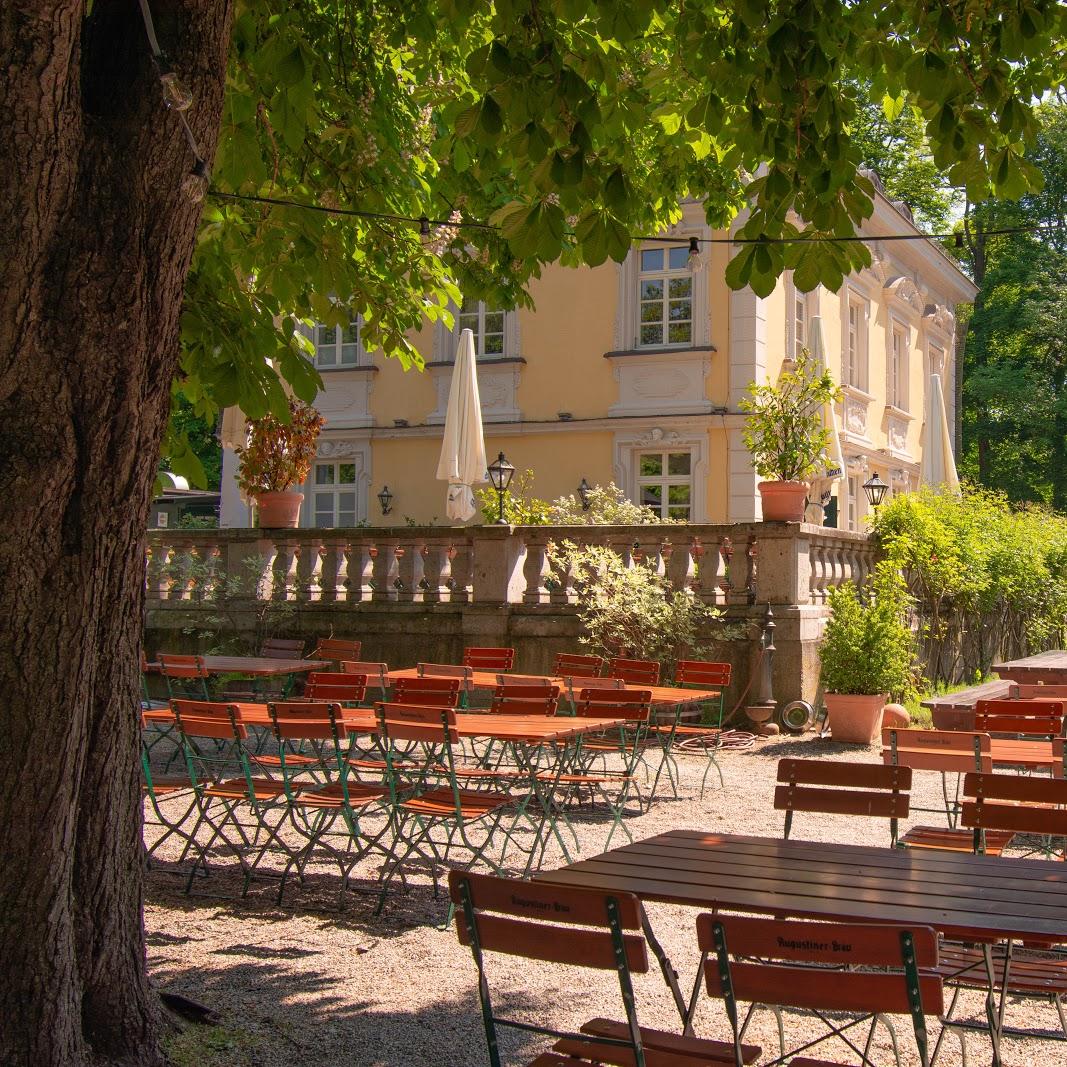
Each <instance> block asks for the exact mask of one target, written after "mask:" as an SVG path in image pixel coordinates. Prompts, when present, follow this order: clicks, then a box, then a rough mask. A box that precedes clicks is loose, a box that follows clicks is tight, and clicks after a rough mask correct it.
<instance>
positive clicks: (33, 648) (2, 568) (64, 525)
mask: <svg viewBox="0 0 1067 1067" xmlns="http://www.w3.org/2000/svg"><path fill="white" fill-rule="evenodd" d="M86 7H87V5H86V4H85V2H84V0H65V2H57V0H53V2H47V3H46V2H43V0H7V3H5V4H3V5H0V54H2V55H3V56H4V57H5V59H4V64H5V65H4V67H3V69H2V71H0V139H2V140H0V144H2V145H3V153H2V157H3V159H4V160H5V165H4V168H3V172H2V176H0V262H3V264H4V280H3V285H0V528H2V529H3V531H4V535H3V538H2V539H0V617H2V618H4V619H5V621H6V623H7V626H6V628H5V636H4V640H3V641H2V642H0V694H2V695H3V696H2V700H3V703H2V705H0V729H2V738H3V744H2V745H0V871H2V872H3V875H2V877H0V1019H3V1025H2V1026H0V1063H2V1064H4V1065H5V1067H31V1065H32V1067H67V1065H83V1064H94V1065H98V1064H105V1063H113V1064H120V1063H121V1064H156V1063H160V1062H162V1055H161V1053H160V1049H159V1040H158V1039H159V1027H158V1016H157V1009H156V1003H155V998H154V997H153V996H152V994H151V992H150V989H149V986H148V981H147V976H146V970H145V948H144V930H143V915H142V910H143V909H142V862H141V845H140V833H141V826H140V823H141V799H140V785H139V774H138V744H139V738H138V723H137V714H136V709H137V702H138V679H137V670H138V666H137V665H138V657H139V648H140V640H141V619H142V602H143V577H144V571H143V568H144V540H145V527H146V525H147V518H148V507H149V503H150V498H151V489H152V483H153V480H154V477H155V472H156V467H157V464H158V457H159V448H160V442H161V438H162V434H163V431H164V428H165V425H166V419H167V412H168V408H169V398H170V384H171V381H172V380H173V377H174V374H175V371H176V367H177V359H178V328H179V315H180V311H181V305H182V292H183V287H184V281H185V276H186V273H187V271H188V267H189V261H190V258H191V255H192V250H193V247H194V243H195V237H196V229H197V224H198V221H199V216H200V205H199V204H197V203H194V202H192V201H191V200H190V199H189V198H188V196H186V195H185V194H184V193H183V191H182V181H183V178H184V177H185V176H186V175H187V174H188V173H189V171H190V169H191V167H192V163H193V157H192V155H191V152H190V149H189V146H188V145H187V143H186V141H185V138H184V135H183V133H182V131H181V129H180V126H179V123H178V116H177V115H176V114H175V113H173V112H169V111H167V109H166V108H165V106H164V104H163V100H162V96H161V91H160V84H159V79H158V74H157V72H156V70H155V68H154V67H153V65H152V63H151V61H150V58H149V48H148V41H147V37H146V34H145V28H144V24H143V22H142V19H141V13H140V9H139V6H138V4H137V3H136V0H96V3H95V4H93V5H92V13H91V15H90V16H89V17H88V18H85V17H84V14H85V10H86ZM152 8H153V12H154V14H155V16H156V28H157V31H158V34H159V39H160V43H161V44H162V46H163V48H164V49H165V50H166V51H167V53H168V56H169V59H170V62H171V64H172V66H173V68H174V69H175V70H176V71H178V72H179V73H180V76H181V77H182V79H183V81H184V82H185V83H186V84H187V85H188V86H189V87H190V89H191V90H192V91H193V94H194V103H193V106H192V108H191V110H190V111H189V112H188V117H189V121H190V123H191V125H192V127H193V130H194V132H195V134H196V137H197V139H198V140H199V142H200V145H201V148H202V154H204V156H205V157H206V158H208V159H210V158H212V156H213V154H214V149H215V142H216V139H217V135H218V128H219V122H220V116H221V109H222V94H223V86H224V80H225V63H226V51H227V35H228V30H229V22H230V10H229V3H215V2H212V0H153V2H152Z"/></svg>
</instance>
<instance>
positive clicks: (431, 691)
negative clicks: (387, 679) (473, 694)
mask: <svg viewBox="0 0 1067 1067" xmlns="http://www.w3.org/2000/svg"><path fill="white" fill-rule="evenodd" d="M462 684H463V680H462V679H461V678H432V677H431V678H398V679H397V680H396V681H395V682H393V700H394V702H396V703H397V704H424V705H428V706H430V707H445V706H446V705H447V706H448V707H452V708H454V707H455V706H456V705H457V704H458V703H459V695H460V687H461V686H462Z"/></svg>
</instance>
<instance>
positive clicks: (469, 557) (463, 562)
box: [449, 538, 474, 604]
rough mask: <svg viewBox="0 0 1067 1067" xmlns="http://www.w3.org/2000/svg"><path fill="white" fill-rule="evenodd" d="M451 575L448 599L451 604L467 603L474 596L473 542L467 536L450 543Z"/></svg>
mask: <svg viewBox="0 0 1067 1067" xmlns="http://www.w3.org/2000/svg"><path fill="white" fill-rule="evenodd" d="M451 554H452V577H451V582H450V588H451V590H452V595H451V596H450V597H449V600H450V601H451V602H452V603H453V604H469V603H470V602H471V600H472V599H473V596H474V543H473V541H472V540H471V539H469V538H457V539H456V540H455V541H453V543H452V550H451Z"/></svg>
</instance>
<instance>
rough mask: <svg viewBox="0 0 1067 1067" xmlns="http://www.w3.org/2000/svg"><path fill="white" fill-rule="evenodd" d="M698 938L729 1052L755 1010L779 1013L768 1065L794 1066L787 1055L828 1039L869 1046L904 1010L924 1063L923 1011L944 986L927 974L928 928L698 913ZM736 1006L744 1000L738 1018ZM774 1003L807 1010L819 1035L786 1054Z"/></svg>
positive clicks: (930, 954) (937, 1011)
mask: <svg viewBox="0 0 1067 1067" xmlns="http://www.w3.org/2000/svg"><path fill="white" fill-rule="evenodd" d="M697 944H698V946H699V948H700V951H701V967H702V970H703V972H704V979H705V983H706V987H707V991H708V995H709V996H711V997H713V998H715V999H720V1000H722V1001H723V1002H724V1004H725V1007H726V1015H727V1018H728V1019H729V1021H730V1026H731V1029H732V1030H733V1034H734V1043H735V1048H737V1049H740V1048H741V1042H742V1041H743V1040H744V1036H745V1031H746V1029H747V1027H748V1024H749V1022H750V1020H751V1018H752V1015H753V1012H754V1010H755V1008H756V1007H759V1006H766V1007H770V1008H771V1009H772V1010H773V1011H774V1012H775V1015H776V1016H777V1018H778V1024H779V1035H780V1036H781V1037H782V1045H783V1047H782V1048H781V1050H780V1051H781V1056H780V1057H779V1058H777V1059H775V1060H774V1061H773V1062H774V1063H779V1062H784V1061H786V1060H789V1061H790V1062H791V1063H792V1064H794V1065H796V1064H798V1063H803V1062H804V1061H803V1060H800V1059H796V1058H792V1057H793V1056H794V1054H795V1053H797V1052H803V1051H807V1050H808V1049H809V1048H810V1047H811V1046H812V1045H813V1044H819V1043H821V1042H822V1041H826V1040H830V1039H831V1038H835V1037H836V1038H839V1039H841V1040H843V1041H845V1042H846V1043H847V1044H849V1045H850V1047H851V1048H852V1049H853V1050H857V1049H859V1048H862V1047H863V1044H864V1042H866V1046H867V1049H868V1052H869V1049H870V1044H871V1041H872V1040H873V1037H874V1033H875V1029H876V1027H877V1026H878V1024H879V1022H881V1023H883V1025H886V1026H887V1027H888V1024H887V1023H886V1022H885V1018H884V1016H885V1015H887V1014H894V1015H910V1016H911V1020H912V1027H913V1030H914V1033H915V1045H916V1048H917V1050H918V1053H919V1061H920V1063H922V1065H923V1067H929V1063H930V1053H929V1049H928V1047H927V1032H926V1019H925V1017H926V1016H927V1015H935V1016H940V1015H941V1014H942V1012H943V1011H944V989H943V985H942V980H941V977H940V975H939V974H937V973H936V972H937V967H938V963H939V957H938V934H937V931H936V930H934V929H932V928H931V927H928V926H919V927H912V928H906V927H901V926H890V925H876V924H873V923H827V922H806V921H801V920H798V919H767V918H752V917H749V916H741V915H701V916H699V917H698V918H697ZM857 968H863V969H862V970H858V969H857ZM742 1002H746V1003H748V1004H749V1005H750V1007H749V1009H748V1011H747V1012H746V1013H745V1015H744V1017H742V1014H741V1011H740V1010H739V1009H740V1006H741V1003H742ZM781 1008H793V1009H797V1010H800V1011H803V1012H805V1017H806V1018H811V1017H812V1016H813V1015H814V1017H816V1018H819V1019H821V1020H822V1022H823V1023H824V1024H825V1025H826V1027H827V1030H828V1033H827V1034H826V1036H825V1037H823V1038H819V1039H818V1040H817V1041H814V1042H812V1041H806V1042H805V1043H804V1044H803V1045H801V1046H799V1047H797V1048H794V1049H792V1050H787V1049H786V1047H785V1044H786V1042H785V1040H784V1026H783V1019H782V1013H781ZM829 1012H834V1013H838V1012H840V1013H843V1014H845V1015H848V1016H853V1018H852V1019H850V1020H848V1021H845V1020H842V1019H840V1018H839V1017H837V1016H836V1015H835V1017H834V1019H833V1020H832V1021H831V1020H830V1019H827V1018H826V1013H829ZM867 1023H869V1024H870V1029H869V1032H868V1034H867V1036H866V1037H865V1038H864V1037H862V1036H859V1037H856V1038H854V1039H853V1038H850V1037H849V1036H847V1031H848V1030H850V1029H851V1028H853V1027H856V1026H862V1025H865V1024H867ZM960 1039H961V1041H962V1035H961V1038H960ZM893 1046H894V1048H896V1037H895V1036H894V1037H893ZM807 1062H808V1063H809V1064H811V1063H814V1064H819V1063H825V1062H826V1061H820V1060H808V1061H807ZM866 1062H869V1061H866Z"/></svg>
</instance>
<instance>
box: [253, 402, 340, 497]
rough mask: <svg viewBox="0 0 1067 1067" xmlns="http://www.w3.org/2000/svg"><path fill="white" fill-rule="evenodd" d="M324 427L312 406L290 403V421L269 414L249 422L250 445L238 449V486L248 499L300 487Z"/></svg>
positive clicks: (323, 421) (309, 468) (321, 418)
mask: <svg viewBox="0 0 1067 1067" xmlns="http://www.w3.org/2000/svg"><path fill="white" fill-rule="evenodd" d="M324 425H325V420H324V419H323V417H322V416H321V415H320V414H319V413H318V412H317V411H316V410H315V409H314V408H313V407H312V406H311V405H310V404H305V403H303V401H300V400H297V399H295V398H290V400H289V421H288V422H283V421H282V420H281V419H279V418H277V417H276V416H275V415H272V414H267V415H264V416H263V417H262V418H259V419H249V420H248V443H247V444H246V445H245V446H243V447H241V448H237V449H235V451H236V453H237V456H238V458H239V460H240V466H239V467H238V470H237V484H238V485H239V486H240V487H241V491H242V492H243V493H244V494H245V495H246V496H258V495H259V494H260V493H284V492H285V491H286V490H287V489H289V488H290V487H291V486H294V485H299V484H300V483H301V482H302V481H303V480H304V479H305V478H306V477H307V476H308V471H310V470H311V464H312V463H313V462H314V460H315V452H316V442H317V441H318V439H319V433H320V432H321V430H322V427H323V426H324Z"/></svg>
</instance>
